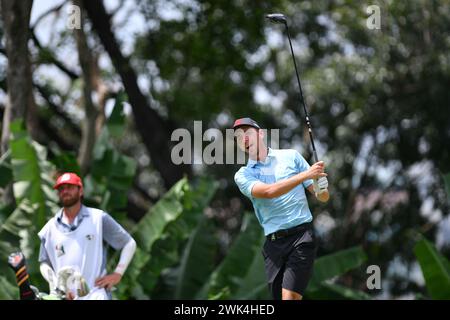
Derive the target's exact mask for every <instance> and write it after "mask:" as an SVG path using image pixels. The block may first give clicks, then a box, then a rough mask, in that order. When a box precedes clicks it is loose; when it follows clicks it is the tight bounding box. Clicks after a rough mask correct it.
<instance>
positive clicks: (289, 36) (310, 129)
mask: <svg viewBox="0 0 450 320" xmlns="http://www.w3.org/2000/svg"><path fill="white" fill-rule="evenodd" d="M284 25H285V26H286V32H287V36H288V39H289V46H290V48H291V54H292V60H294V67H295V75H296V76H297V82H298V87H299V89H300V102H301V104H302V105H303V110H304V112H305V119H306V125H307V126H308V132H309V138H310V140H311V145H312V149H313V150H312V151H313V157H314V161H315V162H318V161H319V158H318V157H317V151H316V146H315V145H314V139H313V133H312V128H311V122H310V121H309V114H308V111H307V109H306V104H305V98H304V97H303V91H302V85H301V83H300V77H299V75H298V69H297V63H296V62H295V55H294V49H293V48H292V42H291V35H290V34H289V27H288V25H287V22H284Z"/></svg>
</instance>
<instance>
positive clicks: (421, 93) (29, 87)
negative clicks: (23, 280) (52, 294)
mask: <svg viewBox="0 0 450 320" xmlns="http://www.w3.org/2000/svg"><path fill="white" fill-rule="evenodd" d="M0 3H1V7H0V10H1V12H0V13H1V14H0V17H1V19H0V39H1V42H0V119H1V130H2V135H1V146H0V147H1V149H0V152H1V155H0V196H1V204H0V271H1V272H0V298H2V299H15V298H17V297H18V294H17V288H16V286H15V280H14V275H13V273H12V271H11V270H9V269H8V268H7V264H6V261H7V256H8V254H9V253H10V252H12V251H13V250H17V249H20V250H23V251H24V253H25V255H26V257H27V259H28V262H29V271H30V275H31V279H32V282H33V283H34V284H36V285H37V286H38V287H39V288H40V289H41V290H46V286H45V283H44V280H43V279H42V278H41V276H40V275H39V272H38V268H37V262H36V256H37V249H38V245H39V242H38V238H37V235H36V233H37V231H38V230H39V229H40V228H41V227H42V226H43V224H44V223H45V221H47V219H49V218H50V217H51V216H52V215H53V214H54V213H55V212H56V210H57V208H58V203H57V202H58V199H57V197H56V194H55V193H54V192H53V190H52V189H51V186H52V183H53V181H54V179H55V178H56V176H57V174H58V172H62V171H74V172H78V173H79V174H81V175H82V176H83V180H84V183H85V193H86V197H85V203H86V204H87V205H90V206H95V207H98V208H102V209H104V210H106V211H107V212H109V213H110V214H111V215H113V216H114V217H115V218H116V219H117V220H118V221H119V222H120V223H121V224H123V225H124V226H125V227H126V228H127V229H128V230H130V232H132V234H133V236H134V237H135V238H136V240H137V242H138V249H137V253H136V255H135V257H134V259H133V262H132V264H131V266H130V268H129V270H128V271H127V273H126V276H125V277H124V279H123V281H122V282H121V284H120V285H119V286H118V288H117V290H116V291H114V296H115V298H119V299H180V298H184V299H205V298H209V299H251V298H252V299H266V298H269V296H268V291H267V287H266V284H265V280H264V270H263V263H262V256H261V254H260V248H261V245H262V242H263V241H264V237H263V233H262V229H261V227H260V226H259V224H258V223H257V221H256V219H255V217H254V214H253V212H252V211H253V210H252V206H251V203H250V202H249V201H248V200H247V199H246V198H245V197H244V196H242V195H241V194H240V192H239V190H238V189H237V187H236V185H235V184H234V181H233V175H234V173H235V171H237V170H238V168H239V165H231V164H212V165H206V164H198V165H197V164H195V165H175V164H173V162H172V161H171V150H172V148H173V146H174V145H175V144H176V142H172V141H171V135H172V132H173V131H174V130H175V129H177V128H186V129H188V130H190V132H191V133H192V135H193V134H194V121H202V129H203V131H205V130H207V129H208V128H219V129H220V130H222V131H223V132H224V131H225V129H227V128H230V126H231V125H232V123H233V121H234V119H235V118H238V117H244V116H251V117H252V118H254V119H255V120H256V121H258V122H259V123H260V124H262V125H263V126H264V127H265V128H268V129H280V147H281V148H294V149H296V150H298V151H299V152H300V153H301V154H302V155H303V156H304V157H305V158H306V159H307V160H308V161H309V162H310V163H311V162H312V156H311V152H310V151H311V150H310V147H309V138H308V135H307V131H306V130H305V125H304V123H303V120H302V119H303V113H302V111H301V109H300V106H299V103H298V88H297V83H296V79H295V72H294V68H293V62H292V58H291V56H290V52H289V47H288V44H287V38H286V35H285V34H284V30H283V27H282V26H276V25H271V24H269V23H268V22H267V21H266V20H265V19H264V16H265V14H267V13H271V12H283V13H284V14H285V15H286V16H287V17H288V22H289V28H290V31H291V35H292V37H293V39H292V40H293V44H294V50H295V53H296V58H297V63H298V64H299V67H300V76H301V80H302V85H303V90H304V95H305V96H306V102H307V105H308V107H309V112H310V115H311V122H312V125H313V129H314V133H315V137H316V139H317V142H316V144H317V147H318V154H319V158H321V159H323V160H324V161H325V162H326V165H327V172H328V174H329V181H330V192H331V195H332V197H331V199H330V201H329V202H328V203H327V204H325V205H323V204H318V203H317V202H315V201H314V200H313V199H310V207H311V210H312V212H313V215H314V226H315V229H316V231H317V233H318V236H319V251H318V256H319V258H318V259H317V262H316V266H315V274H314V278H313V280H312V282H311V284H310V286H309V288H308V293H307V294H306V298H309V299H430V298H431V299H450V263H449V260H448V257H449V254H450V218H449V215H448V213H449V212H450V211H449V204H450V203H449V199H450V174H449V172H450V89H449V88H450V55H449V54H448V52H449V51H450V34H449V32H448V31H449V30H450V1H448V0H441V1H422V0H413V1H408V2H406V1H403V2H399V1H347V0H340V1H338V0H334V1H331V0H330V1H322V0H321V1H299V2H297V1H287V0H272V1H266V0H262V1H248V0H231V1H222V0H218V1H211V0H202V1H196V0H186V1H181V0H161V1H158V0H155V1H150V0H144V1H135V0H117V1H88V0H84V1H81V0H74V1H65V0H64V1H63V0H61V1H57V0H45V1H44V0H35V1H13V0H0ZM71 5H77V6H78V7H80V8H81V11H80V12H81V14H82V15H81V21H80V22H81V24H80V27H81V28H80V29H70V28H68V23H70V22H71V21H70V18H71V16H72V15H73V12H72V11H69V10H70V8H71V7H70V6H71ZM370 5H378V6H379V8H380V13H381V29H374V30H371V29H369V28H368V27H367V25H366V21H367V18H368V17H369V13H368V12H367V11H366V10H367V7H368V6H370ZM208 143H209V142H208V141H204V143H203V146H206V145H208ZM227 151H228V152H229V150H227ZM194 156H195V157H200V158H201V154H195V155H194ZM110 256H111V257H112V260H111V263H114V259H116V258H117V256H115V255H114V253H113V252H111V255H110ZM370 265H377V266H379V267H380V270H381V280H382V282H381V289H375V290H369V289H368V288H367V283H366V281H367V279H368V277H369V276H370V274H368V273H367V272H366V270H367V267H368V266H370Z"/></svg>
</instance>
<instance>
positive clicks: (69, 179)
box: [53, 172, 83, 189]
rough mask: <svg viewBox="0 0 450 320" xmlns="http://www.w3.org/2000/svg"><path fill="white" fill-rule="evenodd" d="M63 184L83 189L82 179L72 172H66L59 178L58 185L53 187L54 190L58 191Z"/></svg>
mask: <svg viewBox="0 0 450 320" xmlns="http://www.w3.org/2000/svg"><path fill="white" fill-rule="evenodd" d="M62 184H74V185H76V186H79V187H81V188H83V183H82V182H81V178H80V177H79V176H77V175H76V174H75V173H72V172H66V173H63V174H62V175H61V176H59V178H58V180H56V184H55V185H54V186H53V189H58V188H59V186H60V185H62Z"/></svg>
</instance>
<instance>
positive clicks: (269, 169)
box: [233, 118, 330, 300]
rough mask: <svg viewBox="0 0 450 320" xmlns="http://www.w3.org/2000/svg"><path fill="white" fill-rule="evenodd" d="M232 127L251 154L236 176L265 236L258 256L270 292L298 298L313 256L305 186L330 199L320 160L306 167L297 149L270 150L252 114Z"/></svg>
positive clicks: (319, 197)
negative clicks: (260, 257) (259, 256)
mask: <svg viewBox="0 0 450 320" xmlns="http://www.w3.org/2000/svg"><path fill="white" fill-rule="evenodd" d="M233 129H234V130H235V138H236V141H237V143H238V146H239V148H240V149H241V150H243V151H244V152H246V153H248V155H249V160H248V163H247V165H246V166H243V167H241V168H240V169H239V171H237V172H236V174H235V176H234V180H235V182H236V184H237V186H238V187H239V190H240V191H241V192H242V193H243V194H244V195H245V196H247V197H248V198H249V199H250V200H251V201H252V204H253V207H254V209H255V213H256V217H257V218H258V221H259V223H260V224H261V226H262V227H263V229H264V234H265V236H266V238H267V239H266V241H265V243H264V247H263V249H262V254H263V257H264V263H265V270H266V276H267V281H268V285H269V290H270V292H271V294H272V296H273V298H274V299H276V300H279V299H283V300H301V299H302V297H303V295H304V293H305V289H306V287H307V285H308V282H309V280H310V278H311V276H312V268H313V264H314V259H315V255H316V243H315V235H314V230H313V226H312V220H313V217H312V214H311V211H310V210H309V207H308V202H307V199H306V195H305V189H308V191H309V192H311V193H312V194H313V195H315V197H316V198H317V199H318V200H319V201H321V202H327V201H328V199H329V197H330V196H329V193H328V189H327V188H328V180H327V178H326V176H327V174H326V173H324V168H325V165H324V162H323V161H319V162H317V163H314V164H313V165H312V166H310V165H309V164H308V162H307V161H306V160H305V159H304V158H303V157H302V156H301V155H300V154H299V153H298V152H297V151H295V150H292V149H279V150H274V149H271V148H268V147H267V146H266V145H265V142H264V131H263V130H261V127H260V126H259V125H258V124H257V123H256V122H255V121H254V120H252V119H250V118H241V119H238V120H236V121H235V122H234V125H233Z"/></svg>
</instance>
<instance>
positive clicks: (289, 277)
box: [262, 223, 316, 300]
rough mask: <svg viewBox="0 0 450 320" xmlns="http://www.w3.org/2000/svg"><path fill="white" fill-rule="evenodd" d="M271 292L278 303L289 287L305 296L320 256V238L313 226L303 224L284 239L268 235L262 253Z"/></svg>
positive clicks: (283, 237)
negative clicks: (316, 235)
mask: <svg viewBox="0 0 450 320" xmlns="http://www.w3.org/2000/svg"><path fill="white" fill-rule="evenodd" d="M262 255H263V257H264V264H265V270H266V277H267V282H268V284H269V290H270V292H271V293H272V296H273V298H274V299H275V300H279V299H281V289H282V288H285V289H288V290H291V291H294V292H297V293H299V294H301V295H302V296H303V295H304V293H305V290H306V287H307V285H308V282H309V280H310V279H311V277H312V272H313V264H314V259H315V257H316V239H315V234H314V229H313V227H312V223H307V224H302V225H300V226H297V227H296V228H295V232H294V233H292V234H289V235H286V236H283V235H282V236H281V237H280V238H275V239H274V238H273V237H270V236H268V237H267V239H266V242H265V243H264V247H263V250H262Z"/></svg>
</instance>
